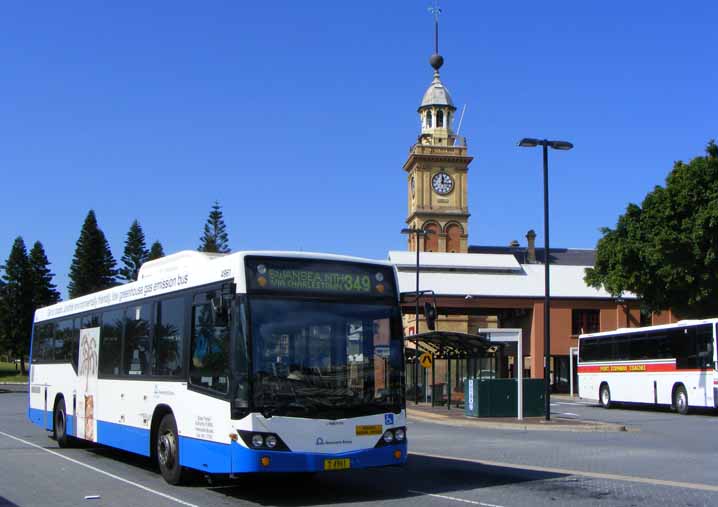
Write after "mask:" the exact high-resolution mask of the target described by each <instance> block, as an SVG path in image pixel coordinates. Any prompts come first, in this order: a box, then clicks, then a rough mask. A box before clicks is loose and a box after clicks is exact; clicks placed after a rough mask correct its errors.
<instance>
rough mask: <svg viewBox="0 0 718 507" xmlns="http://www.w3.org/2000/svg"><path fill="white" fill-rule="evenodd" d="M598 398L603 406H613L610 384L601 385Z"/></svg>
mask: <svg viewBox="0 0 718 507" xmlns="http://www.w3.org/2000/svg"><path fill="white" fill-rule="evenodd" d="M598 399H599V401H600V402H601V406H602V407H603V408H611V390H610V389H609V388H608V384H602V385H601V389H600V390H599V394H598Z"/></svg>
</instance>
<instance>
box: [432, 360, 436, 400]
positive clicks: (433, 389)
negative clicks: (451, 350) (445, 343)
mask: <svg viewBox="0 0 718 507" xmlns="http://www.w3.org/2000/svg"><path fill="white" fill-rule="evenodd" d="M435 365H436V357H435V356H434V353H433V352H432V353H431V406H432V407H435V406H436V396H435V394H436V369H435V368H434V367H435Z"/></svg>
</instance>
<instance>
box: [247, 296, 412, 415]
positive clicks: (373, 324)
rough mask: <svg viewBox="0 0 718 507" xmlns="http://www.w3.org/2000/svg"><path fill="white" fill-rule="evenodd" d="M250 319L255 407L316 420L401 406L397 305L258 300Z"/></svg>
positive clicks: (389, 410) (398, 408) (275, 413)
mask: <svg viewBox="0 0 718 507" xmlns="http://www.w3.org/2000/svg"><path fill="white" fill-rule="evenodd" d="M250 322H251V329H252V337H251V339H252V352H253V353H252V375H253V379H252V390H253V393H252V398H253V407H254V410H256V411H259V412H262V413H263V414H264V415H265V416H272V415H285V416H293V417H305V418H317V419H339V418H344V417H355V416H360V415H369V414H377V413H382V412H398V411H399V410H401V408H402V406H403V398H402V396H403V390H402V388H401V385H402V378H401V375H402V371H403V370H402V361H403V357H402V356H403V352H402V335H401V320H400V313H399V308H398V307H397V306H396V305H389V304H364V303H340V302H328V301H324V302H322V301H309V300H293V299H275V298H272V299H269V298H263V297H255V298H253V299H252V300H251V301H250Z"/></svg>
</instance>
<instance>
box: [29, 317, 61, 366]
mask: <svg viewBox="0 0 718 507" xmlns="http://www.w3.org/2000/svg"><path fill="white" fill-rule="evenodd" d="M54 327H55V326H54V324H38V325H37V326H35V339H34V344H33V347H32V359H33V362H39V361H52V360H53V358H54V357H55V356H54V355H53V328H54Z"/></svg>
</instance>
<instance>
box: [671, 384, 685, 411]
mask: <svg viewBox="0 0 718 507" xmlns="http://www.w3.org/2000/svg"><path fill="white" fill-rule="evenodd" d="M673 406H674V407H676V412H678V413H679V414H681V415H686V414H687V413H688V394H687V393H686V388H685V387H683V386H678V387H676V389H675V391H673Z"/></svg>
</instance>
